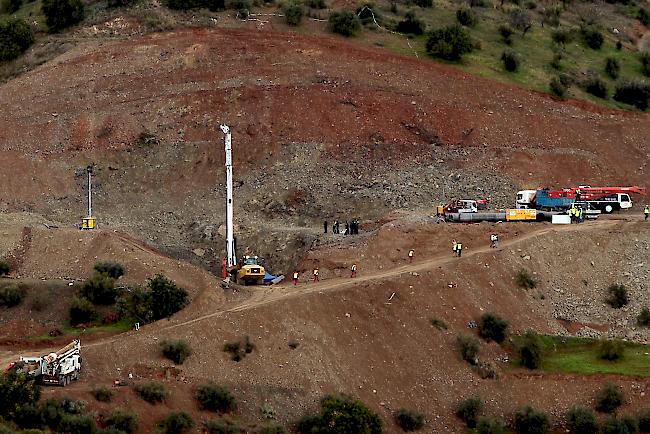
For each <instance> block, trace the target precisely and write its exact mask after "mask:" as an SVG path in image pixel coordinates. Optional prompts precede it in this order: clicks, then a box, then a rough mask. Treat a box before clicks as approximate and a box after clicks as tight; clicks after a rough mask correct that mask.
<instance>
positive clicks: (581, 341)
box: [513, 336, 650, 377]
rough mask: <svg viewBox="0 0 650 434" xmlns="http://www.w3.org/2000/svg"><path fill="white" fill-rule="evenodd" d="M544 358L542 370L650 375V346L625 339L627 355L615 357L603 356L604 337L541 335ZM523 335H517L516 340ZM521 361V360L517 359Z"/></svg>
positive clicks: (589, 373) (585, 373)
mask: <svg viewBox="0 0 650 434" xmlns="http://www.w3.org/2000/svg"><path fill="white" fill-rule="evenodd" d="M539 338H540V341H541V342H542V345H543V348H544V354H545V356H544V360H543V362H542V365H541V367H540V370H542V371H547V372H563V373H571V374H580V375H593V374H612V375H626V376H634V377H650V370H648V364H649V363H650V346H648V345H642V344H636V343H630V342H622V343H621V345H622V346H623V347H624V351H625V357H622V358H620V359H618V360H615V361H609V360H604V359H602V358H601V349H602V341H600V340H596V339H586V338H565V337H561V336H540V337H539ZM520 339H521V337H519V336H517V337H514V338H513V340H514V341H515V343H517V342H518V340H520ZM514 362H515V363H518V361H514Z"/></svg>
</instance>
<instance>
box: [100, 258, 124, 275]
mask: <svg viewBox="0 0 650 434" xmlns="http://www.w3.org/2000/svg"><path fill="white" fill-rule="evenodd" d="M94 270H95V271H96V272H97V273H100V274H105V275H107V276H108V277H110V278H112V279H119V278H120V277H122V276H124V266H123V265H122V264H119V263H117V262H108V261H107V262H98V263H96V264H95V267H94Z"/></svg>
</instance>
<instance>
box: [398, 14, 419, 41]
mask: <svg viewBox="0 0 650 434" xmlns="http://www.w3.org/2000/svg"><path fill="white" fill-rule="evenodd" d="M424 29H425V25H424V23H423V22H422V21H421V20H419V19H418V18H417V17H416V16H415V12H414V11H408V12H406V14H405V15H404V19H403V20H402V21H400V22H399V23H397V29H396V30H397V31H398V32H400V33H409V34H412V35H421V34H423V33H424Z"/></svg>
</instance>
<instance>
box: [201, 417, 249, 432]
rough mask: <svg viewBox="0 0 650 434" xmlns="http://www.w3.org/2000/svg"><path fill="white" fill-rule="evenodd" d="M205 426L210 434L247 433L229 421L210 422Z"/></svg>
mask: <svg viewBox="0 0 650 434" xmlns="http://www.w3.org/2000/svg"><path fill="white" fill-rule="evenodd" d="M203 426H204V428H205V432H207V433H208V434H240V433H243V432H245V431H244V430H243V429H242V428H241V427H240V426H239V425H237V424H235V423H233V422H231V421H229V420H209V421H207V422H205V423H204V424H203ZM258 434H259V433H258Z"/></svg>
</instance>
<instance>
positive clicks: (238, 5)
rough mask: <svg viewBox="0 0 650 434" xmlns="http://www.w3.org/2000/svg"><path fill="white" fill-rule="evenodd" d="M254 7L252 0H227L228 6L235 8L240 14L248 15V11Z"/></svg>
mask: <svg viewBox="0 0 650 434" xmlns="http://www.w3.org/2000/svg"><path fill="white" fill-rule="evenodd" d="M252 7H253V2H252V0H226V8H228V9H234V10H236V11H238V12H239V13H240V15H244V16H248V12H249V11H250V10H251V8H252Z"/></svg>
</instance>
